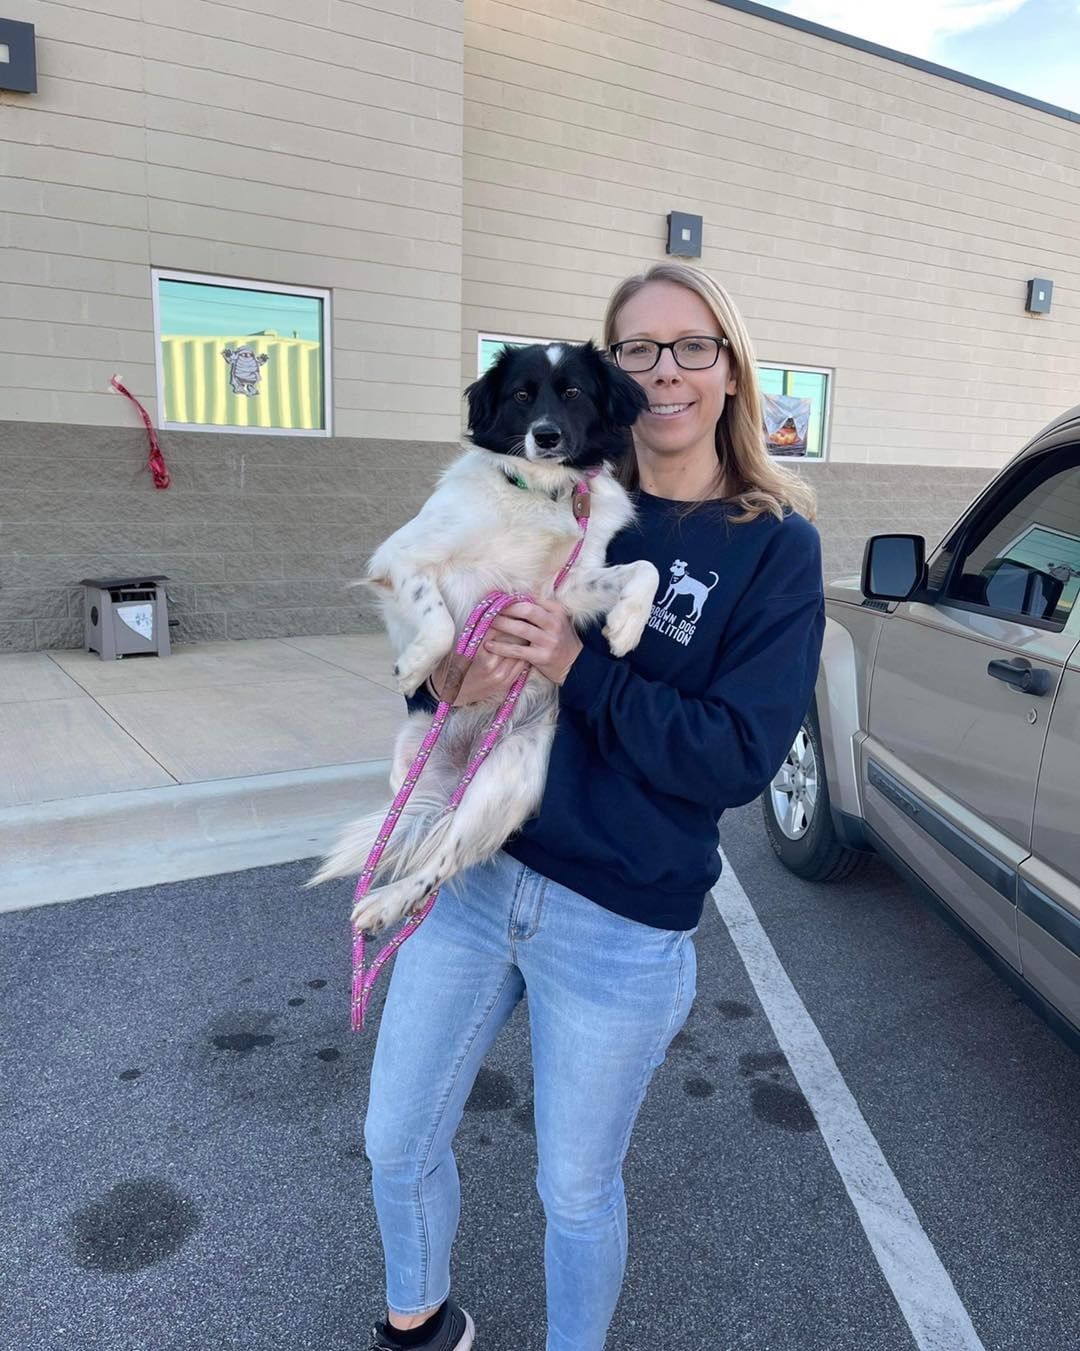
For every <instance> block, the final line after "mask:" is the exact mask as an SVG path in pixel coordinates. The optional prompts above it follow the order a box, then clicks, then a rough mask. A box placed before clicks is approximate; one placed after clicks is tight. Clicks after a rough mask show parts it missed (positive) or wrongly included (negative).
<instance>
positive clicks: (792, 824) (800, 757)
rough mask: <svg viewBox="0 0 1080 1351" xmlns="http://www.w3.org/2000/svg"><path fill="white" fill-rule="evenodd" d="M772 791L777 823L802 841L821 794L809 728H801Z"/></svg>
mask: <svg viewBox="0 0 1080 1351" xmlns="http://www.w3.org/2000/svg"><path fill="white" fill-rule="evenodd" d="M769 794H770V796H771V799H772V810H773V816H774V817H775V818H776V824H777V825H778V826H779V827H780V829H781V830H782V831H783V833H784V834H785V835H786V836H787V838H788V839H789V840H801V839H802V837H803V836H804V835H805V834H806V832H807V831H808V830H809V829H810V825H811V822H812V821H813V819H814V809H815V807H816V806H817V796H818V763H817V756H816V755H815V754H814V743H813V742H812V741H811V740H810V738H809V736H807V733H806V728H805V727H800V728H799V733H798V735H797V736H796V738H795V740H794V741H793V742H792V745H791V749H790V750H789V751H788V753H787V758H786V759H785V761H784V763H783V764H782V765H781V766H780V769H779V771H778V773H777V775H776V777H775V778H774V779H773V781H772V783H771V784H770V785H769Z"/></svg>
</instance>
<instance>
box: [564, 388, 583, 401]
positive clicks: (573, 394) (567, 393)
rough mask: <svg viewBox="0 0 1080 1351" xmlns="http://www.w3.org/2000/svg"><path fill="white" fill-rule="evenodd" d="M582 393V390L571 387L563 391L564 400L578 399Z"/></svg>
mask: <svg viewBox="0 0 1080 1351" xmlns="http://www.w3.org/2000/svg"><path fill="white" fill-rule="evenodd" d="M580 393H581V390H580V389H574V387H573V386H572V385H571V387H570V388H569V389H564V390H563V398H564V399H576V398H577V396H578V395H579V394H580Z"/></svg>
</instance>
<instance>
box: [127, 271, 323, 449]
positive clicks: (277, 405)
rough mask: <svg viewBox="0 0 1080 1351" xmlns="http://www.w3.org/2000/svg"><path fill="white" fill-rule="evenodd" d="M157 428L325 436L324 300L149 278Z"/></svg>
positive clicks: (307, 294) (227, 282) (298, 289)
mask: <svg viewBox="0 0 1080 1351" xmlns="http://www.w3.org/2000/svg"><path fill="white" fill-rule="evenodd" d="M153 286H154V329H155V338H156V342H157V376H158V405H159V407H160V409H161V413H160V420H161V424H162V426H163V427H167V428H176V429H185V430H196V429H197V430H218V431H234V432H259V433H262V434H273V433H275V432H278V433H288V434H289V435H291V436H328V435H329V434H330V416H329V409H330V343H329V341H328V338H329V334H330V293H329V291H316V290H312V289H310V288H308V287H302V286H271V285H266V284H263V283H262V282H252V281H239V280H234V279H232V278H229V277H208V276H202V275H198V274H195V273H187V272H159V271H155V272H154V273H153Z"/></svg>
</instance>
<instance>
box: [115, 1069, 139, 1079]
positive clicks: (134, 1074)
mask: <svg viewBox="0 0 1080 1351" xmlns="http://www.w3.org/2000/svg"><path fill="white" fill-rule="evenodd" d="M141 1075H142V1070H121V1071H120V1076H119V1077H120V1078H121V1079H138V1078H139V1077H140V1076H141Z"/></svg>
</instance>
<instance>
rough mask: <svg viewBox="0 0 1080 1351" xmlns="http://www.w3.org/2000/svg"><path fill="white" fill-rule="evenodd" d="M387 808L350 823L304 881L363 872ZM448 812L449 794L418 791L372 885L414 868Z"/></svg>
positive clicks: (312, 882)
mask: <svg viewBox="0 0 1080 1351" xmlns="http://www.w3.org/2000/svg"><path fill="white" fill-rule="evenodd" d="M386 812H387V808H385V807H384V808H382V809H381V810H380V811H377V812H372V813H371V815H370V816H362V817H361V818H360V819H359V820H358V821H353V822H352V823H351V824H350V825H348V826H346V827H345V829H344V830H343V831H342V833H341V835H340V836H339V837H338V840H337V843H336V844H335V845H334V847H333V848H332V849H331V850H330V852H329V853H328V854H327V855H326V857H325V858H324V859H323V861H322V863H321V864H320V865H319V869H318V871H317V872H316V873H315V875H314V876H313V877H311V878H310V879H309V880H308V881H307V882H305V883H304V885H305V886H307V887H314V886H318V885H319V883H320V882H328V881H329V880H330V879H331V878H332V877H357V876H359V874H360V873H361V872H362V871H363V868H364V865H365V864H366V863H367V861H368V855H369V854H370V853H371V850H372V848H373V846H374V844H375V841H376V839H377V838H378V835H379V831H380V829H381V828H382V824H383V822H384V821H385V820H386ZM445 814H446V798H445V796H443V795H436V794H432V795H430V796H428V795H425V794H423V793H422V792H421V791H420V790H419V789H417V790H416V791H414V793H413V795H412V797H411V798H410V799H409V802H408V803H407V805H406V807H405V810H404V811H403V812H402V813H401V816H400V817H399V818H398V822H397V825H396V826H395V827H394V831H393V834H392V835H391V836H390V839H389V840H388V841H387V843H386V847H385V848H384V849H383V852H382V856H381V858H380V859H379V866H378V868H377V869H376V872H375V877H374V879H373V883H372V885H373V886H385V885H386V884H387V883H388V882H393V881H396V879H397V878H399V877H403V876H404V875H405V874H406V873H408V872H410V871H411V869H412V867H413V865H414V863H415V860H416V856H417V854H418V853H420V852H421V851H423V849H424V846H425V844H426V843H427V842H428V840H429V838H430V835H431V832H432V829H433V828H434V827H435V826H436V825H437V824H438V821H439V818H440V817H441V816H443V815H445Z"/></svg>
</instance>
